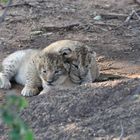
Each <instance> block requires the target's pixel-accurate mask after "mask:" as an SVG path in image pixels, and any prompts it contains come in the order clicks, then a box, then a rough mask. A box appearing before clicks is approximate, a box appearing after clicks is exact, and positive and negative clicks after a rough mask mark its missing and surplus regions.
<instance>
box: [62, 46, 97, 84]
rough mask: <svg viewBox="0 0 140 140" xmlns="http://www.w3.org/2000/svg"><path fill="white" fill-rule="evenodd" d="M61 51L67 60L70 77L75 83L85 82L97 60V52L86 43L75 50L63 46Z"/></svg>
mask: <svg viewBox="0 0 140 140" xmlns="http://www.w3.org/2000/svg"><path fill="white" fill-rule="evenodd" d="M60 53H61V54H62V56H63V58H64V59H65V61H66V62H67V67H68V69H67V70H68V71H69V77H70V79H71V80H72V81H73V82H74V83H79V84H80V83H83V82H84V81H85V80H86V77H87V76H88V75H89V70H90V68H91V63H92V62H95V57H96V53H95V52H94V51H91V50H90V48H88V47H86V46H84V45H82V46H80V47H77V48H75V49H74V50H71V48H63V49H61V50H60Z"/></svg>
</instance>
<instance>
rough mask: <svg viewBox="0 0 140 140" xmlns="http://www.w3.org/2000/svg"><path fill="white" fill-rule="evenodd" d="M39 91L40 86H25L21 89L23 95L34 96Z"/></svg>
mask: <svg viewBox="0 0 140 140" xmlns="http://www.w3.org/2000/svg"><path fill="white" fill-rule="evenodd" d="M38 93H39V90H38V88H30V87H26V86H25V87H24V88H23V90H22V91H21V95H23V96H34V95H37V94H38Z"/></svg>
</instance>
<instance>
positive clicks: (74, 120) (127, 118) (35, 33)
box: [0, 0, 140, 140]
mask: <svg viewBox="0 0 140 140" xmlns="http://www.w3.org/2000/svg"><path fill="white" fill-rule="evenodd" d="M139 7H140V5H139V2H138V1H137V2H136V1H135V0H123V1H119V0H99V1H98V0H94V1H93V0H76V1H75V0H51V1H50V0H23V1H20V0H19V1H18V0H14V2H13V5H12V6H11V7H10V8H9V11H8V13H7V16H6V19H5V21H4V22H2V23H0V60H1V61H2V59H3V58H4V57H5V56H6V55H7V54H9V53H11V52H14V51H16V50H19V49H26V48H44V47H45V46H47V45H49V44H50V43H52V42H54V41H57V40H60V39H72V40H79V41H82V42H84V43H86V44H88V45H89V46H90V47H92V48H93V50H95V51H96V52H97V61H98V63H99V67H100V71H101V76H100V78H99V80H98V81H97V82H95V83H92V84H87V85H86V86H80V87H77V88H76V89H69V90H57V89H56V90H53V91H51V93H48V94H46V95H40V96H35V97H30V98H28V100H29V105H30V106H29V107H28V108H27V109H26V110H24V111H23V112H22V113H21V116H22V117H23V118H24V119H25V120H26V121H27V122H28V123H29V124H30V126H31V127H32V128H33V131H34V132H35V135H36V139H37V140H111V139H112V140H116V139H118V140H121V138H123V139H124V140H140V22H139V20H138V18H139V17H137V16H136V15H134V16H133V17H132V18H131V19H130V20H129V21H128V22H126V23H125V20H126V18H127V17H128V16H129V15H130V14H131V12H132V9H134V10H135V11H136V12H137V14H138V15H140V9H139ZM2 11H3V10H2V9H1V10H0V13H1V12H2ZM100 16H101V17H100ZM21 88H22V87H21V86H18V85H14V86H13V88H12V90H9V91H4V90H0V103H2V102H3V98H4V95H5V93H7V94H11V92H15V93H16V94H19V93H20V91H21ZM4 132H5V133H6V132H7V131H6V129H4V127H3V125H2V124H1V123H0V140H1V139H6V138H5V135H4Z"/></svg>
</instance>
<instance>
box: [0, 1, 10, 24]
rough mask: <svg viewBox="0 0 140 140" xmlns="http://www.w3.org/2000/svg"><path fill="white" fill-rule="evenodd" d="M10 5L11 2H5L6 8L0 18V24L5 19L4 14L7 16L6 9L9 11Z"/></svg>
mask: <svg viewBox="0 0 140 140" xmlns="http://www.w3.org/2000/svg"><path fill="white" fill-rule="evenodd" d="M11 4H12V0H9V1H8V2H7V5H6V8H5V10H4V12H3V14H2V16H1V17H0V23H1V22H3V21H4V19H5V17H6V14H7V11H8V9H9V6H10V5H11Z"/></svg>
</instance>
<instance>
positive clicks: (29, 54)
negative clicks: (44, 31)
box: [0, 49, 75, 96]
mask: <svg viewBox="0 0 140 140" xmlns="http://www.w3.org/2000/svg"><path fill="white" fill-rule="evenodd" d="M63 60H64V59H63V56H62V55H61V54H56V53H46V52H45V51H44V50H32V49H29V50H21V51H16V52H14V53H12V54H11V55H9V56H8V57H7V58H5V59H4V61H3V63H2V66H3V70H2V72H1V73H0V81H1V84H0V88H4V89H9V88H11V82H10V81H11V80H12V79H14V80H15V81H16V82H17V83H19V84H21V85H24V88H23V90H22V91H21V94H22V95H23V96H33V95H36V94H38V93H39V89H38V88H39V87H43V89H45V92H46V91H47V90H49V89H50V88H51V87H53V86H55V87H63V86H69V87H70V86H74V85H75V84H74V83H73V82H71V81H70V79H69V77H68V71H67V70H66V69H65V67H66V66H65V63H64V61H63ZM43 91H44V90H43ZM43 91H42V92H41V93H43Z"/></svg>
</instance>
